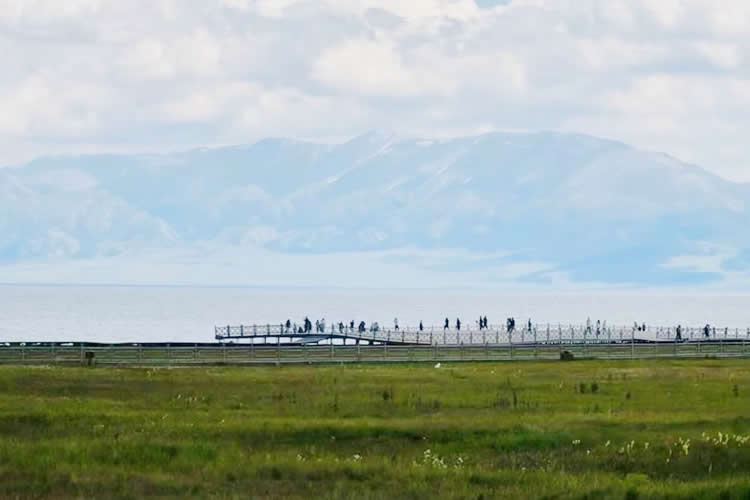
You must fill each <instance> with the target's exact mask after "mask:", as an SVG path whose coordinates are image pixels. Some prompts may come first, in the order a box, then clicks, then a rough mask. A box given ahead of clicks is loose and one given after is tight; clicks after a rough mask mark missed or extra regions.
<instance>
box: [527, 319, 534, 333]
mask: <svg viewBox="0 0 750 500" xmlns="http://www.w3.org/2000/svg"><path fill="white" fill-rule="evenodd" d="M528 326H529V332H531V331H532V330H533V326H532V325H531V318H529V325H528Z"/></svg>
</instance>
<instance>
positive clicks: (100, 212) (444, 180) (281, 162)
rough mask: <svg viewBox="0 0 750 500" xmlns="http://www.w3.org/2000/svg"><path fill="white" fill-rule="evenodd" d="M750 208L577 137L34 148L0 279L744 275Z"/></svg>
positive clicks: (634, 281) (709, 281) (638, 282)
mask: <svg viewBox="0 0 750 500" xmlns="http://www.w3.org/2000/svg"><path fill="white" fill-rule="evenodd" d="M748 220H750V185H747V184H739V183H733V182H730V181H728V180H725V179H723V178H720V177H718V176H716V175H713V174H711V173H710V172H708V171H706V170H703V169H701V168H700V167H698V166H694V165H690V164H686V163H684V162H681V161H679V160H677V159H675V158H673V157H670V156H668V155H666V154H662V153H655V152H646V151H640V150H638V149H635V148H633V147H630V146H628V145H625V144H623V143H620V142H616V141H612V140H606V139H600V138H595V137H591V136H585V135H575V134H562V133H489V134H484V135H479V136H473V137H461V138H455V139H441V140H428V139H415V138H404V137H397V136H394V135H391V134H384V133H378V132H371V133H367V134H364V135H361V136H358V137H355V138H354V139H351V140H349V141H346V142H343V143H339V144H320V143H313V142H305V141H298V140H291V139H266V140H261V141H259V142H256V143H253V144H250V145H242V146H231V147H220V148H212V149H207V148H204V149H196V150H191V151H185V152H177V153H169V154H136V155H83V156H60V157H44V158H39V159H36V160H34V161H31V162H29V163H28V164H26V165H23V166H21V167H18V168H2V169H0V282H2V281H5V282H7V281H25V280H30V281H45V282H57V281H60V280H78V281H88V280H89V279H93V280H105V281H129V280H135V281H150V282H153V283H162V282H172V281H175V276H193V277H194V279H185V280H184V281H185V282H199V283H202V284H216V283H212V282H213V281H216V282H217V283H241V284H261V283H262V284H268V283H269V282H271V283H273V281H274V280H273V277H274V276H279V277H280V278H279V283H280V284H286V285H293V284H309V283H308V282H309V281H315V280H316V275H317V274H319V275H320V276H321V278H320V280H319V282H324V280H325V278H323V277H328V276H336V275H337V274H338V273H339V272H343V271H342V270H340V269H338V264H337V262H344V261H346V260H347V259H349V260H348V261H349V262H350V265H348V266H344V267H345V268H346V273H348V274H349V276H347V277H346V279H343V278H341V279H333V281H332V282H335V283H339V282H342V283H349V282H350V281H351V280H355V281H357V283H359V284H367V282H368V281H369V277H368V276H369V275H368V270H369V271H370V272H376V277H377V278H378V280H379V281H378V283H381V284H383V285H388V284H389V283H391V281H393V282H398V283H401V284H404V283H403V280H404V279H407V278H408V279H415V280H418V281H420V283H421V284H425V285H441V284H449V283H451V282H453V281H455V280H456V279H458V280H459V281H460V282H462V283H466V284H471V283H484V284H493V283H505V284H507V283H523V284H527V285H530V286H531V285H538V286H545V285H554V284H560V283H568V284H571V283H572V284H576V283H579V284H581V283H589V284H591V283H597V284H606V285H635V286H681V287H691V286H698V285H701V286H705V285H720V284H723V283H724V284H726V283H730V284H734V285H739V286H742V285H744V284H745V283H748V284H750V280H748V276H750V274H748V273H749V272H750V234H748V227H750V224H748ZM187 255H189V256H190V257H189V258H187V257H186V256H187ZM176 256H181V257H179V258H178V257H176ZM250 256H257V259H256V258H250ZM146 257H147V261H148V263H149V264H148V265H146V264H143V265H140V264H139V266H140V267H138V269H140V272H141V274H138V273H135V274H130V273H129V271H128V266H129V265H131V263H135V262H141V263H142V262H145V261H144V260H143V259H144V258H146ZM179 259H183V260H182V261H181V262H183V264H182V267H180V269H179V270H177V268H173V272H172V274H165V275H160V269H162V264H160V262H161V263H163V264H164V266H166V267H168V266H169V265H172V266H174V265H175V262H177V261H178V260H179ZM290 262H296V263H297V264H298V265H299V266H300V267H302V268H304V269H305V271H306V274H305V276H306V277H304V278H300V280H296V279H295V276H299V274H298V269H297V270H295V269H292V268H293V267H294V265H292V266H291V267H290V264H289V263H290ZM107 263H110V264H112V269H116V270H117V271H116V272H114V273H113V272H109V273H108V272H97V273H98V274H97V273H94V274H93V275H92V276H95V277H96V278H95V279H94V278H88V277H87V275H86V269H88V270H91V269H99V270H101V269H102V268H101V266H105V267H106V265H107ZM202 264H205V265H206V266H209V267H207V268H206V269H209V268H210V269H211V272H203V273H202V272H201V271H200V269H198V268H199V267H200V266H201V265H202ZM297 264H295V265H297ZM133 265H134V269H135V264H133ZM97 266H98V267H97ZM149 266H151V267H150V269H151V270H150V271H147V270H146V269H147V268H149ZM318 266H319V268H318ZM389 266H390V267H389ZM65 269H70V271H69V272H68V273H67V274H66V273H65V272H64V270H65ZM218 269H220V270H221V271H217V270H218ZM374 270H376V271H374ZM405 270H406V271H405ZM408 270H412V271H415V273H416V274H415V275H414V276H412V277H411V278H409V276H405V275H404V273H405V272H407V271H408ZM215 271H216V272H215ZM417 271H418V272H417ZM183 273H185V274H183ZM316 273H317V274H316ZM389 273H392V274H391V275H390V277H387V278H386V277H385V275H389ZM351 274H355V276H351ZM212 276H215V278H212ZM255 276H258V277H260V278H259V279H258V280H256V279H255V278H254V277H255ZM176 281H181V280H179V279H177V280H176ZM298 281H300V282H298ZM409 284H410V285H412V286H418V285H419V284H418V283H409Z"/></svg>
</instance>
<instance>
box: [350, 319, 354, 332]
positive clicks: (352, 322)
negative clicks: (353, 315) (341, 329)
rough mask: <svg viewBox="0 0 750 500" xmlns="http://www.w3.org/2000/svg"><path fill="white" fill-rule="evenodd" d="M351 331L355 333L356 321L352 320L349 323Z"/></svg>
mask: <svg viewBox="0 0 750 500" xmlns="http://www.w3.org/2000/svg"><path fill="white" fill-rule="evenodd" d="M349 329H350V330H351V331H354V320H351V321H350V322H349Z"/></svg>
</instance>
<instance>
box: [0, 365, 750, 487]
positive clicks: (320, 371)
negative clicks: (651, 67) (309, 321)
mask: <svg viewBox="0 0 750 500" xmlns="http://www.w3.org/2000/svg"><path fill="white" fill-rule="evenodd" d="M749 466H750V364H748V362H747V361H745V360H740V359H725V360H715V359H700V360H676V361H675V360H650V361H573V362H560V361H539V362H516V363H513V362H483V363H442V364H441V366H440V367H439V368H437V367H435V365H434V364H433V363H421V364H390V365H371V364H351V365H313V366H304V365H296V366H280V367H276V366H263V367H260V366H259V367H228V366H211V367H190V368H168V367H164V368H153V367H152V368H113V367H109V368H85V367H60V366H44V365H42V366H5V367H0V498H105V499H109V498H143V497H149V496H153V497H160V498H185V497H195V498H269V499H270V498H292V499H302V498H304V499H310V498H328V499H345V498H357V499H368V498H372V499H377V498H388V499H401V498H413V499H421V498H431V499H436V498H452V499H453V498H463V499H489V498H548V499H552V498H558V499H565V498H580V499H583V498H588V499H594V498H622V499H637V498H673V499H688V498H721V499H730V498H736V499H739V498H750V474H748V467H749Z"/></svg>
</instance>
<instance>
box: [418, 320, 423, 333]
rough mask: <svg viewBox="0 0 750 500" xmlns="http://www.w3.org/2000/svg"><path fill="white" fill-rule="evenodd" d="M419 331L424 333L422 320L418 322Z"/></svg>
mask: <svg viewBox="0 0 750 500" xmlns="http://www.w3.org/2000/svg"><path fill="white" fill-rule="evenodd" d="M419 331H420V332H421V331H424V325H423V324H422V320H421V319H420V320H419Z"/></svg>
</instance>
